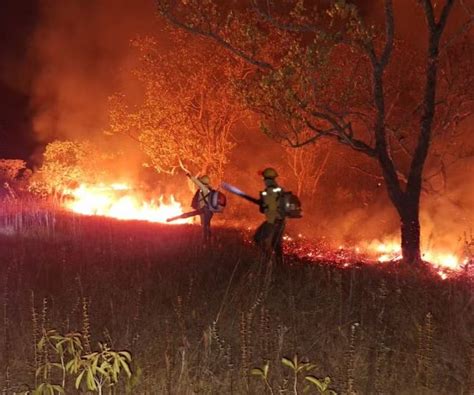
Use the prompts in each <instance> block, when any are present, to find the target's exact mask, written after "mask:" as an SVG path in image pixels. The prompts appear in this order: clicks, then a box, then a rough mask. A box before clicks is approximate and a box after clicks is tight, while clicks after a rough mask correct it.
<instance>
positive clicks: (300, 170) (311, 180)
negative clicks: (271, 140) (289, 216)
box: [285, 144, 331, 202]
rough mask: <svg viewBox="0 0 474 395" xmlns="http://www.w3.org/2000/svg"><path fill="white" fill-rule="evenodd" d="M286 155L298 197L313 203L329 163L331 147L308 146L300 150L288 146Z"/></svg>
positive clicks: (327, 145)
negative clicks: (303, 197)
mask: <svg viewBox="0 0 474 395" xmlns="http://www.w3.org/2000/svg"><path fill="white" fill-rule="evenodd" d="M285 153H286V158H287V164H288V167H289V168H290V169H291V171H292V173H293V176H294V178H295V180H296V193H297V195H298V196H307V197H308V198H309V201H310V202H312V201H313V200H314V195H315V194H316V191H317V189H318V186H319V182H320V180H321V177H322V175H323V174H324V172H325V171H326V169H327V166H328V163H329V158H330V155H331V147H330V145H329V144H326V145H325V146H321V145H316V144H307V145H305V146H303V147H301V148H299V149H294V148H293V147H291V146H288V145H287V146H285Z"/></svg>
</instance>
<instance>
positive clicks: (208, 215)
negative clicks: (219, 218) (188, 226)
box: [200, 208, 214, 244]
mask: <svg viewBox="0 0 474 395" xmlns="http://www.w3.org/2000/svg"><path fill="white" fill-rule="evenodd" d="M213 215H214V213H213V212H212V211H211V210H209V209H208V208H204V209H203V211H202V213H201V214H200V217H201V226H202V232H203V234H202V236H203V243H204V244H209V243H210V242H211V219H212V216H213Z"/></svg>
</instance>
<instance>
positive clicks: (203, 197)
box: [188, 174, 214, 244]
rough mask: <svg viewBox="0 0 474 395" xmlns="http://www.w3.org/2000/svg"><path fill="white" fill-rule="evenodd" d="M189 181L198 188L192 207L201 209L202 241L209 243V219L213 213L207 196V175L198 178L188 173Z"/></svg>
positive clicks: (208, 182)
mask: <svg viewBox="0 0 474 395" xmlns="http://www.w3.org/2000/svg"><path fill="white" fill-rule="evenodd" d="M188 176H189V178H190V179H191V181H192V182H193V183H194V184H195V185H196V186H197V187H198V188H199V189H198V190H197V191H196V193H195V194H194V197H193V204H192V206H193V208H195V209H199V210H201V214H200V218H201V226H202V231H203V242H204V244H209V243H210V241H211V220H212V217H213V215H214V213H213V212H212V211H211V210H210V209H209V205H208V201H207V199H208V197H209V193H210V191H211V187H210V179H209V176H207V175H204V176H201V177H199V178H197V177H194V176H192V175H190V174H188Z"/></svg>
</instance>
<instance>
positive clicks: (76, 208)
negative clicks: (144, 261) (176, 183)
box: [65, 183, 192, 224]
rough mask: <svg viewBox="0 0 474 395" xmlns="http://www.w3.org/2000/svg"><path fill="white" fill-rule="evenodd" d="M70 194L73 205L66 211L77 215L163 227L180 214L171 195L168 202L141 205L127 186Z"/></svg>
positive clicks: (80, 189)
mask: <svg viewBox="0 0 474 395" xmlns="http://www.w3.org/2000/svg"><path fill="white" fill-rule="evenodd" d="M117 191H125V194H124V195H123V196H117V194H116V193H115V192H117ZM127 191H128V192H127ZM69 194H70V195H71V197H72V201H69V202H67V203H66V204H65V207H66V208H67V209H69V210H71V211H73V212H75V213H78V214H84V215H100V216H105V217H113V218H117V219H123V220H143V221H150V222H161V223H165V222H166V220H167V219H168V218H170V217H175V216H178V215H181V214H183V209H182V206H181V203H179V202H177V201H176V200H175V198H174V196H173V195H171V196H170V197H169V199H165V198H164V196H160V198H159V199H158V201H150V202H144V201H142V200H141V199H140V198H139V197H138V196H136V195H134V194H133V193H132V190H131V188H130V186H129V185H127V184H119V183H115V184H110V185H106V184H98V185H92V186H90V185H85V184H81V185H80V186H79V187H78V188H76V189H73V190H70V191H69ZM189 222H192V218H187V219H180V220H177V221H174V222H173V223H175V224H182V223H189Z"/></svg>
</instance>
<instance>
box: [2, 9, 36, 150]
mask: <svg viewBox="0 0 474 395" xmlns="http://www.w3.org/2000/svg"><path fill="white" fill-rule="evenodd" d="M37 15H38V1H37V0H20V1H16V0H3V1H2V11H1V13H0V158H22V159H28V158H29V157H30V156H31V154H32V153H33V149H34V146H35V144H34V138H33V132H32V127H31V120H32V116H31V115H32V114H31V111H30V104H29V103H30V87H31V76H32V73H31V69H32V67H33V64H32V62H31V47H30V45H31V36H32V34H33V32H34V29H35V26H36V23H37Z"/></svg>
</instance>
